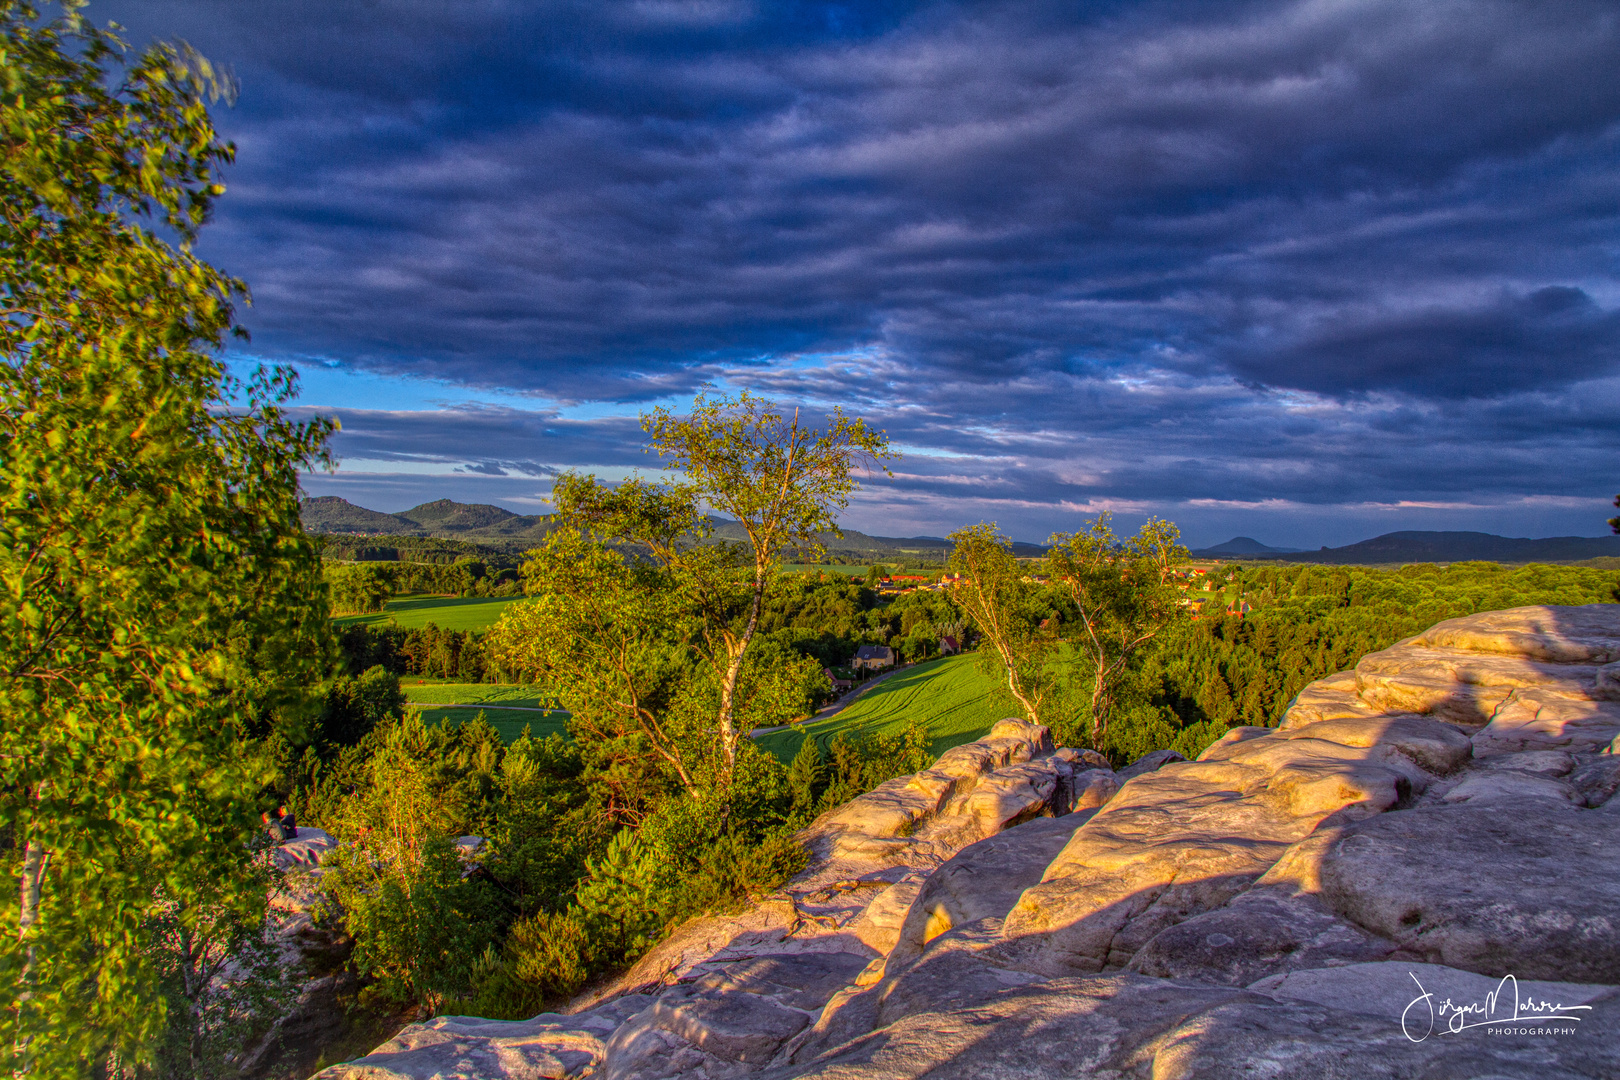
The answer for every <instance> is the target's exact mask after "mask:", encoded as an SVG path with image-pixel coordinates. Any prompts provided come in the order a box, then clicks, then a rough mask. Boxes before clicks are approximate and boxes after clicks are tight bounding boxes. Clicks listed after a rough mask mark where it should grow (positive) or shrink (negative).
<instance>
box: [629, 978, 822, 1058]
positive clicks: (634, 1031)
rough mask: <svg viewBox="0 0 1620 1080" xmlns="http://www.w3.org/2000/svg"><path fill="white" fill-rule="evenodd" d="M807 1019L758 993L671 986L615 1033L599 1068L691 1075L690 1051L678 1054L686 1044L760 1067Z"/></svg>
mask: <svg viewBox="0 0 1620 1080" xmlns="http://www.w3.org/2000/svg"><path fill="white" fill-rule="evenodd" d="M811 1020H812V1017H811V1015H810V1014H809V1013H807V1012H805V1011H804V1010H802V1009H795V1008H792V1007H790V1006H787V1005H783V1004H781V1003H780V1002H778V1001H775V1000H773V999H771V998H769V997H765V996H763V995H760V994H753V993H747V992H732V993H725V992H713V991H704V990H700V989H697V988H696V987H692V986H682V987H676V988H675V989H673V990H666V991H665V992H664V993H663V994H661V995H660V996H659V998H658V1000H656V1001H655V1002H653V1004H652V1005H650V1006H649V1007H648V1008H646V1009H644V1010H642V1011H641V1012H639V1013H637V1014H636V1015H635V1016H634V1017H632V1018H631V1019H630V1020H628V1021H627V1022H626V1023H624V1024H623V1025H621V1026H620V1027H619V1029H618V1030H617V1031H616V1032H614V1034H613V1037H612V1038H611V1039H610V1040H609V1041H608V1043H607V1048H606V1061H605V1063H604V1065H603V1071H604V1073H605V1075H606V1076H607V1077H609V1078H610V1080H630V1078H631V1077H638V1078H642V1080H651V1078H653V1077H675V1076H683V1075H690V1073H691V1072H692V1071H693V1070H692V1069H691V1065H690V1060H691V1055H684V1054H682V1053H681V1051H683V1050H685V1049H687V1048H693V1049H695V1050H697V1051H698V1052H699V1053H700V1054H702V1055H703V1056H704V1058H706V1059H718V1060H719V1061H723V1062H727V1063H731V1064H736V1065H757V1066H763V1065H764V1064H765V1063H766V1062H767V1061H769V1060H770V1059H771V1058H772V1057H773V1056H774V1055H775V1054H776V1051H777V1048H778V1047H780V1046H781V1045H782V1044H783V1043H785V1042H787V1041H788V1040H789V1039H791V1038H792V1037H793V1036H795V1035H797V1034H798V1033H799V1032H800V1031H801V1030H803V1029H804V1028H805V1027H806V1026H807V1025H809V1023H810V1022H811ZM727 1071H730V1070H727Z"/></svg>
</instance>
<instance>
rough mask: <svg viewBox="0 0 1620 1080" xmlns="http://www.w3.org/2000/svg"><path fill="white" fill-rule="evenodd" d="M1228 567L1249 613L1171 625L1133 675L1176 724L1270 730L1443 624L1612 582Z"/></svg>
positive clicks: (1505, 574) (1544, 569) (1461, 571)
mask: <svg viewBox="0 0 1620 1080" xmlns="http://www.w3.org/2000/svg"><path fill="white" fill-rule="evenodd" d="M1233 573H1234V576H1235V581H1236V586H1237V588H1239V589H1240V590H1241V591H1242V592H1243V593H1244V594H1245V595H1246V596H1247V597H1248V598H1249V601H1250V603H1251V604H1252V605H1253V606H1254V610H1253V611H1252V612H1251V613H1250V614H1249V615H1248V616H1246V617H1244V618H1241V619H1240V618H1236V617H1228V618H1219V619H1199V620H1198V621H1197V622H1195V623H1187V624H1183V625H1181V626H1179V627H1178V628H1177V629H1176V631H1175V632H1174V634H1172V635H1171V637H1169V638H1168V639H1166V640H1165V641H1164V642H1163V643H1162V646H1161V648H1160V649H1159V651H1158V653H1157V655H1156V656H1155V657H1154V658H1153V659H1152V660H1150V661H1149V663H1148V665H1147V667H1146V669H1145V671H1144V673H1143V674H1144V679H1145V681H1146V689H1145V691H1144V695H1145V697H1146V698H1148V699H1150V700H1151V701H1152V702H1153V703H1155V704H1156V705H1158V706H1160V707H1162V708H1164V709H1165V710H1167V711H1169V712H1170V713H1172V714H1173V715H1174V716H1176V717H1177V719H1178V721H1179V723H1180V724H1181V725H1183V726H1192V725H1198V724H1203V723H1206V722H1210V723H1214V724H1218V725H1220V726H1221V727H1225V726H1226V725H1228V724H1253V725H1259V726H1270V725H1275V724H1276V723H1277V722H1278V721H1279V720H1281V719H1282V714H1283V712H1284V711H1285V710H1286V709H1287V707H1288V703H1289V702H1290V701H1291V700H1292V699H1293V697H1294V695H1295V694H1297V693H1299V691H1300V690H1302V689H1303V688H1304V687H1305V686H1306V684H1308V683H1310V682H1312V681H1314V680H1316V679H1319V678H1322V677H1323V676H1325V675H1331V674H1332V673H1334V672H1336V671H1343V670H1346V669H1348V668H1351V667H1354V666H1355V664H1356V662H1357V661H1358V660H1359V659H1360V658H1361V657H1362V656H1364V655H1366V654H1367V653H1369V652H1376V651H1377V650H1379V649H1385V648H1388V647H1389V646H1390V645H1393V644H1394V643H1395V642H1397V641H1399V640H1401V639H1402V638H1405V637H1410V636H1411V635H1413V634H1416V633H1419V632H1421V631H1423V630H1426V629H1427V628H1428V627H1430V626H1433V625H1434V624H1435V623H1437V622H1440V621H1441V620H1443V619H1450V618H1456V617H1457V616H1460V615H1470V614H1473V613H1474V612H1478V611H1495V610H1499V609H1502V608H1511V607H1523V606H1525V605H1529V604H1592V603H1608V602H1612V601H1614V600H1615V598H1616V593H1615V590H1616V588H1620V573H1616V572H1615V571H1612V570H1599V569H1592V568H1587V567H1575V566H1546V565H1532V566H1522V567H1515V568H1511V569H1509V568H1504V567H1501V566H1498V565H1497V564H1495V563H1484V562H1472V563H1454V564H1452V565H1450V566H1446V567H1441V566H1436V565H1432V564H1414V565H1411V566H1405V567H1402V568H1400V569H1398V570H1374V569H1368V568H1364V567H1348V566H1326V567H1324V566H1286V565H1267V566H1256V567H1247V568H1242V569H1237V568H1234V570H1233Z"/></svg>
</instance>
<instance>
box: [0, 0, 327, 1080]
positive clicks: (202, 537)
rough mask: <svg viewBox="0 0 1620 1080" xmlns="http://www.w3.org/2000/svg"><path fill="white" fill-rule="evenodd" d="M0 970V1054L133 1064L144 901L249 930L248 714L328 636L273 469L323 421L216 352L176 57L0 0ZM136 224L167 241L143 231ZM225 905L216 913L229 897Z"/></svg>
mask: <svg viewBox="0 0 1620 1080" xmlns="http://www.w3.org/2000/svg"><path fill="white" fill-rule="evenodd" d="M0 39H3V41H0V46H3V51H0V80H3V82H4V94H3V95H0V133H3V134H0V138H3V139H4V142H5V150H6V155H5V156H6V168H5V169H4V170H3V171H0V203H3V204H4V207H5V213H4V214H3V215H0V291H3V293H4V299H5V303H4V308H5V318H4V319H3V320H0V351H3V353H4V360H3V362H0V538H3V543H0V581H3V584H4V588H3V589H0V658H3V662H0V831H3V833H4V834H5V835H6V836H8V837H9V838H10V843H9V844H8V845H7V847H6V849H5V859H6V864H7V870H8V873H10V874H12V875H14V876H13V877H12V879H11V880H13V881H14V882H18V883H20V887H19V888H13V889H9V890H4V891H0V912H3V914H4V919H5V923H6V926H7V928H8V929H7V932H6V933H5V934H4V935H3V944H0V981H4V983H5V985H6V986H8V987H12V988H15V989H14V991H13V993H14V995H15V996H14V997H12V998H11V999H10V1000H11V1002H12V1005H11V1006H10V1007H8V1008H7V1009H6V1010H4V1012H3V1013H0V1048H3V1049H0V1054H3V1055H4V1057H5V1063H6V1065H7V1067H9V1068H11V1069H12V1070H13V1071H16V1072H18V1073H19V1074H21V1073H23V1072H25V1071H26V1072H28V1073H30V1074H31V1075H34V1076H37V1077H41V1078H44V1077H54V1076H69V1075H74V1076H76V1075H81V1074H82V1073H83V1072H85V1071H86V1070H88V1069H89V1068H90V1067H91V1064H92V1062H95V1061H98V1060H101V1059H103V1058H104V1057H105V1056H106V1055H107V1054H109V1053H116V1054H117V1055H118V1058H119V1060H120V1061H122V1062H126V1063H128V1065H129V1067H130V1068H131V1069H135V1070H140V1069H144V1068H146V1067H148V1066H150V1065H151V1064H152V1063H153V1061H154V1060H155V1059H154V1055H155V1054H156V1052H157V1047H158V1046H159V1044H160V1043H161V1041H162V1039H163V1037H164V1033H165V1032H166V1031H167V1030H168V1026H169V1023H170V1014H169V1011H168V1008H167V1005H166V998H165V996H164V994H163V991H162V989H161V988H162V986H163V983H164V975H163V970H164V968H163V962H162V960H161V956H162V952H161V950H156V951H155V946H154V945H153V943H152V939H151V933H152V929H151V928H152V926H153V925H154V922H153V920H155V919H157V918H158V916H159V914H160V912H161V911H162V910H168V908H166V905H179V909H184V910H194V901H195V899H196V897H197V896H198V895H200V890H202V889H203V888H204V884H205V883H207V884H208V888H209V889H210V890H212V891H211V893H210V895H213V896H215V897H216V898H217V901H218V903H220V904H223V905H225V906H227V907H229V908H231V909H232V910H235V911H239V912H240V913H241V914H242V917H243V918H245V919H248V921H250V922H251V921H252V915H253V911H254V910H255V909H256V908H257V909H261V910H262V906H263V904H264V893H263V889H262V887H261V886H262V883H261V882H260V881H259V879H258V878H257V877H256V876H255V875H254V874H253V873H252V868H251V867H250V865H249V864H248V852H247V849H246V846H245V840H246V838H247V837H248V836H250V835H252V834H253V833H254V831H255V826H256V822H255V821H254V817H255V816H256V812H257V807H255V806H253V805H251V803H249V802H248V801H247V800H245V799H244V798H243V793H245V792H253V791H255V790H257V789H258V787H259V785H260V783H261V781H262V780H263V779H264V778H265V767H266V762H265V759H264V758H263V756H262V755H259V754H257V753H253V752H249V751H248V750H247V749H246V748H245V747H244V744H243V739H244V738H245V736H246V735H247V733H248V730H249V727H250V725H252V724H254V723H258V722H261V721H264V720H268V721H270V722H272V723H280V722H281V721H283V720H289V719H292V718H294V717H295V716H296V715H297V714H298V713H299V712H301V711H302V710H303V709H304V708H305V705H306V702H305V701H304V691H303V688H304V687H306V686H310V685H314V684H316V683H318V682H319V681H320V679H321V677H322V675H323V670H322V669H323V668H324V666H325V663H326V661H327V657H328V649H329V630H328V624H327V611H326V602H325V590H324V589H323V588H322V586H321V581H320V567H319V560H318V557H317V554H316V550H315V547H314V545H313V544H312V543H311V542H310V541H309V540H308V539H307V538H306V537H305V536H304V535H303V532H302V529H301V526H300V524H299V517H298V501H297V477H298V474H299V473H300V472H301V471H302V470H304V469H306V468H309V467H311V466H314V465H317V464H320V463H321V462H323V461H325V460H326V458H325V450H324V440H325V436H326V433H327V430H328V427H327V425H325V424H323V423H320V422H316V423H312V424H308V425H300V424H296V423H293V422H291V421H289V420H288V418H287V417H286V416H285V415H284V414H283V413H282V412H281V411H280V410H279V408H278V404H279V403H280V402H282V401H285V400H286V399H287V397H288V396H289V395H290V394H291V392H292V389H293V375H292V373H291V372H290V371H289V370H279V371H275V372H270V373H264V372H261V373H260V374H259V375H258V376H256V377H255V378H254V379H253V380H252V382H251V383H249V384H248V385H246V386H243V385H239V384H237V383H236V382H234V381H233V380H232V379H230V378H229V377H228V376H227V375H226V373H225V371H224V368H223V366H222V365H221V363H220V361H219V360H218V359H217V358H216V356H215V353H216V351H217V349H218V348H219V347H220V345H221V344H222V343H223V341H224V338H225V335H226V334H227V333H229V332H232V331H233V322H232V303H233V302H234V301H235V300H236V299H237V298H240V297H242V296H243V295H245V293H244V289H243V286H242V284H241V283H240V282H237V281H234V280H232V279H230V278H227V277H225V276H224V275H222V274H220V273H219V272H218V271H216V270H214V269H213V268H212V267H209V266H208V265H206V264H205V263H203V262H201V261H199V260H198V259H197V258H196V257H195V256H194V255H193V254H192V253H191V250H190V244H191V242H192V241H193V240H194V239H195V236H196V231H197V229H198V227H199V226H200V225H201V224H202V223H203V221H204V220H205V219H206V217H207V215H208V213H209V210H210V208H211V206H212V204H213V200H214V199H215V198H216V197H217V196H218V195H219V194H220V193H221V192H222V191H223V190H224V189H223V187H222V186H221V185H220V184H218V183H217V182H216V181H215V178H214V173H215V170H216V169H217V168H218V167H219V166H220V165H221V164H223V163H225V162H227V161H229V160H230V157H231V149H230V148H229V147H228V146H225V145H223V144H222V143H220V142H219V140H218V138H217V137H216V135H215V132H214V129H213V126H212V124H211V122H210V120H209V118H208V112H207V108H206V103H207V101H208V99H209V98H210V96H211V95H213V94H215V93H216V92H217V91H218V90H219V89H220V84H219V83H218V82H217V81H216V80H215V78H214V76H213V72H212V69H211V68H210V67H209V66H208V65H207V63H206V62H205V61H203V60H202V59H201V58H200V57H197V56H196V55H195V54H193V53H191V52H190V51H189V50H185V49H182V48H176V47H170V46H161V45H160V46H155V47H153V48H151V49H149V50H147V51H146V52H145V53H143V54H141V55H140V56H138V57H136V58H135V59H134V60H133V62H132V63H130V64H128V66H124V65H123V64H122V61H121V59H120V54H121V46H120V44H119V43H118V42H117V41H116V40H115V39H113V38H111V37H110V36H108V35H106V34H103V33H101V32H98V31H96V30H94V29H92V28H90V27H89V26H88V25H87V24H85V23H84V22H83V21H82V20H80V19H79V18H78V16H77V14H76V12H72V11H71V10H70V12H69V15H68V16H66V17H64V18H59V19H56V20H42V19H41V18H40V17H39V15H38V13H37V11H36V10H35V9H34V8H33V7H32V6H30V5H28V4H25V3H16V2H5V3H0ZM160 231H161V232H163V233H165V234H166V235H169V236H173V237H175V238H176V239H177V240H178V244H177V245H175V244H170V243H168V242H166V241H165V240H164V239H163V238H162V236H160ZM239 905H241V906H240V907H239Z"/></svg>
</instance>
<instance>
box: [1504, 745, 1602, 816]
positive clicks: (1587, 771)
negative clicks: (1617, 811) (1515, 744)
mask: <svg viewBox="0 0 1620 1080" xmlns="http://www.w3.org/2000/svg"><path fill="white" fill-rule="evenodd" d="M1521 756H1528V755H1521ZM1569 782H1570V786H1572V787H1573V788H1574V789H1575V790H1576V791H1577V792H1579V793H1580V795H1581V798H1582V799H1584V800H1585V801H1586V805H1587V806H1591V807H1598V806H1602V805H1604V804H1605V803H1607V802H1608V801H1609V800H1610V799H1612V798H1613V797H1614V793H1615V792H1616V791H1620V755H1614V754H1605V755H1604V756H1602V757H1600V758H1598V759H1597V760H1596V761H1593V762H1590V763H1589V764H1586V765H1583V766H1581V767H1580V768H1579V769H1576V770H1575V771H1574V772H1573V773H1571V774H1570V777H1569Z"/></svg>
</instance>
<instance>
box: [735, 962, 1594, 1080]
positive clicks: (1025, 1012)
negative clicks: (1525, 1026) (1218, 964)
mask: <svg viewBox="0 0 1620 1080" xmlns="http://www.w3.org/2000/svg"><path fill="white" fill-rule="evenodd" d="M1592 1004H1593V1010H1592V1012H1591V1013H1588V1014H1586V1015H1587V1016H1588V1019H1587V1020H1583V1021H1581V1023H1580V1024H1579V1025H1576V1027H1577V1031H1576V1034H1574V1035H1571V1036H1562V1037H1558V1038H1557V1039H1556V1040H1553V1039H1549V1038H1547V1037H1540V1036H1521V1035H1508V1034H1498V1035H1492V1036H1485V1035H1482V1034H1479V1033H1474V1034H1473V1035H1471V1036H1470V1035H1467V1034H1466V1033H1465V1035H1464V1036H1454V1035H1449V1034H1447V1035H1444V1036H1439V1035H1436V1036H1430V1037H1429V1038H1427V1039H1425V1040H1423V1041H1422V1042H1416V1043H1414V1042H1412V1041H1411V1040H1410V1039H1409V1038H1408V1037H1407V1036H1406V1035H1405V1034H1403V1033H1402V1032H1401V1030H1400V1027H1399V1025H1398V1023H1392V1022H1390V1021H1389V1020H1387V1019H1385V1018H1383V1017H1372V1016H1366V1015H1362V1014H1356V1013H1350V1012H1344V1011H1339V1010H1334V1009H1329V1008H1326V1007H1323V1006H1320V1005H1315V1004H1311V1003H1307V1002H1302V1001H1279V1000H1277V999H1275V998H1271V997H1268V996H1265V995H1262V994H1258V993H1254V992H1251V991H1245V990H1237V989H1231V988H1225V987H1212V986H1190V985H1186V984H1180V983H1176V982H1171V981H1167V980H1162V979H1149V978H1145V977H1142V976H1134V975H1123V976H1106V977H1093V978H1071V979H1060V980H1055V981H1052V982H1048V983H1044V984H1032V985H1028V986H1022V987H1013V988H1009V989H1007V990H1004V991H1001V992H999V993H996V994H994V995H992V996H990V997H989V998H988V999H987V1000H984V1001H983V1002H981V1003H980V1004H978V1005H976V1006H973V1007H969V1008H961V1007H955V1008H943V1009H940V1010H938V1011H923V1012H916V1013H913V1014H911V1015H907V1016H905V1017H904V1018H903V1019H899V1020H897V1021H895V1022H893V1023H891V1024H889V1025H887V1026H884V1027H881V1028H879V1029H877V1030H876V1031H873V1032H872V1033H870V1034H868V1035H865V1036H863V1037H861V1038H858V1039H856V1040H854V1041H852V1042H850V1043H849V1044H848V1045H846V1046H843V1047H841V1048H840V1049H838V1050H837V1051H836V1052H834V1053H831V1054H828V1055H825V1056H823V1057H822V1058H820V1059H818V1060H816V1061H814V1062H812V1063H810V1064H808V1065H795V1066H790V1067H787V1068H779V1069H773V1070H772V1071H771V1072H769V1073H767V1074H766V1075H767V1076H768V1077H770V1078H771V1080H788V1078H792V1077H805V1078H809V1077H817V1078H826V1080H833V1078H837V1080H868V1078H870V1080H878V1078H883V1080H912V1078H921V1077H925V1076H926V1077H928V1078H929V1080H958V1078H960V1080H969V1078H971V1080H1059V1078H1064V1080H1073V1078H1086V1080H1105V1078H1106V1080H1114V1078H1123V1077H1138V1078H1144V1080H1145V1078H1147V1077H1150V1076H1151V1077H1153V1078H1154V1080H1161V1078H1163V1080H1191V1078H1194V1077H1197V1078H1200V1080H1207V1078H1226V1077H1232V1078H1236V1077H1244V1078H1252V1077H1255V1076H1265V1077H1274V1078H1279V1080H1324V1078H1328V1077H1345V1078H1352V1077H1354V1078H1362V1077H1368V1078H1390V1080H1393V1078H1396V1077H1400V1078H1407V1077H1424V1078H1426V1080H1477V1078H1479V1077H1494V1078H1514V1080H1521V1078H1522V1080H1532V1078H1535V1080H1541V1078H1550V1077H1556V1078H1558V1080H1573V1078H1576V1077H1595V1076H1605V1075H1614V1070H1616V1069H1617V1068H1620V1047H1616V1045H1615V1044H1614V1042H1613V1040H1612V1039H1611V1038H1609V1037H1608V1030H1612V1028H1613V1025H1614V1024H1615V1023H1616V1022H1617V1021H1620V1003H1617V1002H1616V1000H1615V998H1614V997H1613V996H1612V995H1611V996H1609V997H1604V998H1599V999H1596V1000H1594V1002H1593V1003H1592ZM1588 1025H1590V1026H1588Z"/></svg>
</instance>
